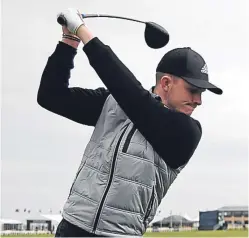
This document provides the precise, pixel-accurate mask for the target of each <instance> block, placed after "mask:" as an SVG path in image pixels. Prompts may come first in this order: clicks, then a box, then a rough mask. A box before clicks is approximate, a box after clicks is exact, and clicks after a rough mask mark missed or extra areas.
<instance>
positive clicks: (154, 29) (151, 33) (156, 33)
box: [144, 22, 169, 49]
mask: <svg viewBox="0 0 249 238" xmlns="http://www.w3.org/2000/svg"><path fill="white" fill-rule="evenodd" d="M145 25H146V27H145V32H144V37H145V41H146V43H147V45H148V46H149V47H150V48H153V49H159V48H162V47H164V46H165V45H167V44H168V42H169V33H168V32H167V31H166V30H165V29H164V28H163V27H162V26H160V25H158V24H157V23H155V22H145Z"/></svg>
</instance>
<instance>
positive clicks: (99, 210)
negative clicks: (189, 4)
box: [93, 125, 128, 233]
mask: <svg viewBox="0 0 249 238" xmlns="http://www.w3.org/2000/svg"><path fill="white" fill-rule="evenodd" d="M127 128H128V125H127V126H126V128H125V129H124V131H123V132H122V134H121V136H120V137H119V139H118V143H117V145H116V148H115V151H114V156H113V160H112V167H111V173H110V178H109V181H108V184H107V187H106V190H105V192H104V195H103V198H102V200H101V202H100V205H99V209H98V211H97V215H96V218H95V222H94V225H93V232H94V233H95V231H96V228H97V225H98V221H99V217H100V213H101V210H102V207H103V205H104V202H105V199H106V196H107V194H108V191H109V189H110V187H111V183H112V178H113V174H114V169H115V163H116V159H117V154H118V149H119V145H120V143H121V140H122V138H123V136H124V133H125V132H126V130H127Z"/></svg>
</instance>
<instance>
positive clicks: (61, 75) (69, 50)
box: [37, 37, 202, 168]
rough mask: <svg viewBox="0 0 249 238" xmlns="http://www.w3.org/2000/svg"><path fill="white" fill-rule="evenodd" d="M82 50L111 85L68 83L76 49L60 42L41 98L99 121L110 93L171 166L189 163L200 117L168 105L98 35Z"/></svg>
mask: <svg viewBox="0 0 249 238" xmlns="http://www.w3.org/2000/svg"><path fill="white" fill-rule="evenodd" d="M83 50H84V52H85V53H86V55H87V57H88V59H89V62H90V65H91V66H92V67H93V68H94V70H95V71H96V73H97V74H98V76H99V77H100V79H101V80H102V82H103V83H104V84H105V86H106V87H107V89H105V88H98V89H95V90H91V89H83V88H79V87H71V88H70V87H69V78H70V70H71V69H73V67H74V65H73V59H74V57H75V55H76V52H77V51H76V49H74V48H73V47H71V46H69V45H67V44H65V43H63V42H59V43H58V45H57V47H56V49H55V51H54V53H53V54H52V55H51V56H50V57H49V59H48V62H47V65H46V67H45V69H44V71H43V74H42V78H41V83H40V87H39V91H38V97H37V100H38V103H39V104H40V105H41V106H42V107H44V108H46V109H48V110H49V111H52V112H54V113H56V114H59V115H61V116H64V117H66V118H68V119H71V120H73V121H76V122H78V123H81V124H84V125H90V126H95V125H96V122H97V119H98V117H99V115H100V113H101V110H102V107H103V105H104V102H105V100H106V98H107V97H108V95H109V94H110V93H111V94H112V96H113V97H114V98H115V100H116V101H117V102H118V104H119V105H120V107H121V108H122V109H123V110H124V112H125V113H126V115H127V116H128V117H129V118H130V120H131V121H132V122H133V123H134V124H135V126H136V127H137V129H138V130H139V131H140V132H141V133H142V134H143V136H144V137H145V138H146V139H147V140H148V142H149V143H150V144H151V145H152V146H153V148H154V149H155V151H156V152H157V153H158V154H159V155H160V156H161V157H162V158H163V159H164V161H165V162H166V163H167V164H168V165H169V166H170V167H172V168H178V167H179V166H181V165H184V164H185V163H187V162H188V160H189V159H190V158H191V156H192V155H193V153H194V151H195V149H196V148H197V145H198V143H199V141H200V138H201V134H202V131H201V125H200V123H199V122H198V121H197V120H194V119H193V118H191V117H190V116H187V115H185V114H184V113H181V112H176V111H173V110H170V109H168V108H166V107H165V106H164V105H163V104H162V103H161V102H160V101H158V100H157V99H155V98H154V97H152V95H151V94H150V92H149V91H148V90H145V89H144V88H143V87H142V85H141V83H140V82H139V81H138V80H137V79H136V78H135V76H134V75H133V74H132V73H131V72H130V71H129V69H128V68H127V67H126V66H125V65H124V64H123V63H122V62H121V61H120V60H119V58H118V57H117V56H116V55H115V53H114V52H113V51H112V49H111V48H110V47H109V46H107V45H104V44H103V43H102V42H101V41H100V40H99V39H98V38H97V37H95V38H93V39H92V40H91V41H89V42H88V43H87V44H86V45H85V46H84V47H83Z"/></svg>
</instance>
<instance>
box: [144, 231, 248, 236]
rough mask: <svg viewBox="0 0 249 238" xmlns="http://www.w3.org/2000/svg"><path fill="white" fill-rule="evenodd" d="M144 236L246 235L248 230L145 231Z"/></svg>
mask: <svg viewBox="0 0 249 238" xmlns="http://www.w3.org/2000/svg"><path fill="white" fill-rule="evenodd" d="M144 237H248V230H228V231H179V232H153V233H152V232H150V233H149V232H147V233H146V234H145V235H144Z"/></svg>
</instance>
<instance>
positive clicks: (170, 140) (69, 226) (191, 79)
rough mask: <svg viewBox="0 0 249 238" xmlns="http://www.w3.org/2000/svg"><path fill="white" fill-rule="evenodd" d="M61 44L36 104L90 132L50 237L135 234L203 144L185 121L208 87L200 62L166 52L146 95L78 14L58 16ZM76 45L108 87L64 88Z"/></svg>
mask: <svg viewBox="0 0 249 238" xmlns="http://www.w3.org/2000/svg"><path fill="white" fill-rule="evenodd" d="M61 15H62V16H63V17H64V18H65V19H66V21H67V28H66V27H65V26H64V27H63V33H64V34H63V38H62V40H61V41H60V42H59V43H58V45H57V47H56V49H55V51H54V53H53V54H52V55H51V56H50V57H49V59H48V62H47V65H46V67H45V69H44V72H43V75H42V78H41V83H40V87H39V91H38V98H37V100H38V103H39V104H40V105H41V106H42V107H44V108H46V109H47V110H49V111H52V112H54V113H56V114H59V115H61V116H64V117H66V118H68V119H70V120H73V121H75V122H78V123H81V124H84V125H88V126H94V127H95V128H94V131H93V134H92V137H91V139H90V142H89V143H88V145H87V147H86V149H85V152H84V155H83V159H82V162H81V164H80V166H79V169H78V172H77V174H76V177H75V180H74V182H73V185H72V187H71V190H70V193H69V196H68V199H67V201H66V204H65V206H64V210H63V214H62V215H63V220H62V221H61V223H60V224H59V226H58V229H57V232H56V236H60V237H79V236H82V237H83V236H88V237H90V236H91V237H93V236H121V235H129V236H141V235H143V234H144V232H145V231H146V228H147V226H148V224H149V223H150V222H151V221H152V219H153V218H154V216H155V214H156V210H157V208H158V206H159V204H160V203H161V200H162V198H163V197H164V196H165V195H166V193H167V191H168V189H169V187H170V185H171V184H172V182H173V181H174V180H175V178H176V177H177V175H178V174H179V172H180V171H181V170H182V169H183V168H184V166H185V165H186V164H187V163H188V161H189V159H190V158H191V156H192V155H193V153H194V151H195V149H196V148H197V145H198V143H199V141H200V138H201V133H202V131H201V125H200V123H199V122H198V121H197V120H195V119H193V118H191V116H190V115H191V114H192V112H193V111H194V109H195V108H196V107H197V106H199V105H201V94H202V92H203V91H205V89H208V90H210V91H212V92H214V93H216V94H221V93H222V90H221V89H219V88H217V87H216V86H214V85H212V84H211V83H209V81H208V73H207V66H206V63H205V61H204V60H203V58H202V57H201V56H200V55H199V54H198V53H196V52H195V51H193V50H192V49H190V48H179V49H175V50H172V51H170V52H168V53H166V54H165V55H164V56H163V58H162V60H161V61H160V63H159V64H158V67H157V69H156V85H155V87H152V89H151V91H148V90H145V89H144V88H143V87H142V85H141V84H140V82H139V81H138V80H137V79H136V78H135V77H134V75H133V74H132V73H131V72H130V71H129V70H128V68H127V67H126V66H125V65H124V64H123V63H122V62H121V61H120V60H119V59H118V57H117V56H116V55H115V54H114V52H113V51H112V50H111V48H110V47H109V46H107V45H105V44H103V43H102V42H101V41H100V40H99V39H98V38H97V37H94V36H93V35H92V33H91V32H90V31H89V29H88V28H87V27H86V26H85V25H84V21H83V19H82V18H81V16H80V14H79V13H78V11H76V10H75V9H68V10H66V11H64V12H63V13H61ZM79 41H81V42H83V44H84V47H83V50H84V52H85V53H86V55H87V57H88V59H89V62H90V65H91V66H92V67H93V68H94V70H95V71H96V73H97V74H98V76H99V78H100V79H101V80H102V82H103V83H104V84H105V86H106V87H107V89H104V88H98V89H95V90H91V89H83V88H79V87H73V88H70V87H68V84H69V83H68V81H69V78H70V70H72V69H73V67H74V65H73V59H74V57H75V55H76V52H77V50H76V49H77V47H78V45H79Z"/></svg>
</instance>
